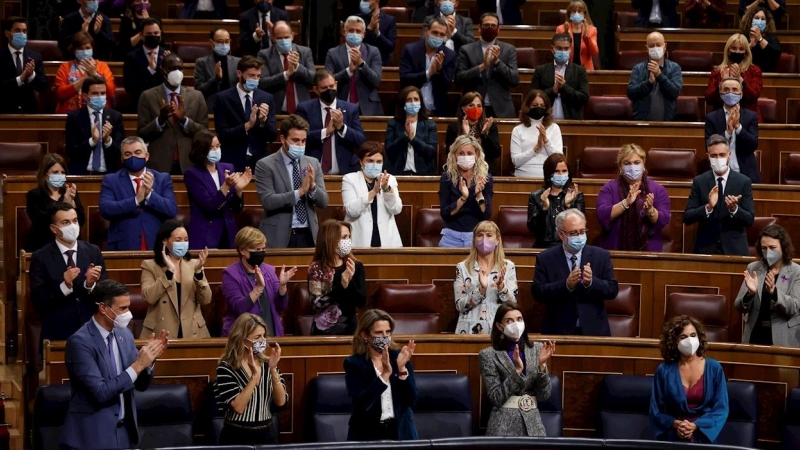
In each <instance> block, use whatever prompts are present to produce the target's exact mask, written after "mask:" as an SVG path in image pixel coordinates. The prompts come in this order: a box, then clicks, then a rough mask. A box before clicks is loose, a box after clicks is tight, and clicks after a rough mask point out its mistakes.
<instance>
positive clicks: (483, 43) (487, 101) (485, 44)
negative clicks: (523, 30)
mask: <svg viewBox="0 0 800 450" xmlns="http://www.w3.org/2000/svg"><path fill="white" fill-rule="evenodd" d="M497 3H498V7H497V12H498V15H499V12H500V6H499V5H500V0H497ZM500 23H503V22H502V19H501V21H500ZM496 42H497V40H496V39H495V40H494V41H492V42H486V41H484V40H483V39H481V55H486V49H487V48H489V46H490V45H495V44H496ZM497 56H498V57H500V55H499V54H498V55H497ZM490 70H494V66H493V65H489V67H486V68H485V69H484V72H483V73H482V74H481V75H485V76H487V77H489V74H488V73H487V72H489V71H490ZM483 106H492V101H491V100H490V99H489V91H488V90H487V91H486V96H484V97H483Z"/></svg>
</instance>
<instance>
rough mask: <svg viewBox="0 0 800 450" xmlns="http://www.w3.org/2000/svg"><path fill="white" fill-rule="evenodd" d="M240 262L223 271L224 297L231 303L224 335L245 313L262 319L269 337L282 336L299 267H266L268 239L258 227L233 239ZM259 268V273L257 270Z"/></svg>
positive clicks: (225, 322)
mask: <svg viewBox="0 0 800 450" xmlns="http://www.w3.org/2000/svg"><path fill="white" fill-rule="evenodd" d="M234 245H235V248H236V252H237V253H238V254H239V261H238V262H235V263H233V264H231V265H230V266H228V267H227V268H225V270H223V271H222V294H223V295H224V296H225V300H226V301H227V302H228V312H227V314H226V315H225V320H224V321H223V322H222V336H223V337H225V336H228V333H230V331H231V327H232V326H233V323H234V322H235V321H236V319H237V318H238V317H239V316H241V315H242V314H244V313H251V314H255V315H257V316H260V317H261V318H262V319H264V322H265V323H266V324H267V328H269V329H268V330H267V334H268V335H270V336H283V324H282V323H281V317H280V316H279V315H278V313H279V312H280V311H283V310H284V309H286V305H287V304H288V303H289V296H288V295H287V284H288V283H289V280H291V279H292V277H294V274H295V273H296V272H297V267H292V268H291V269H289V270H286V266H283V267H282V268H281V274H280V276H276V275H275V267H274V266H270V265H269V264H264V255H265V254H266V250H267V238H266V237H265V236H264V234H263V233H261V231H259V230H258V228H253V227H244V228H242V229H241V230H240V231H239V232H238V233H237V234H236V238H235V239H234ZM256 268H258V269H259V270H256Z"/></svg>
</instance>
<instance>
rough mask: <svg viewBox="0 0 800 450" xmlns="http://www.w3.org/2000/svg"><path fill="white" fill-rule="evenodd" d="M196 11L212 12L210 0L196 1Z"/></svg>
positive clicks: (212, 5)
mask: <svg viewBox="0 0 800 450" xmlns="http://www.w3.org/2000/svg"><path fill="white" fill-rule="evenodd" d="M197 10H198V11H214V4H213V3H211V0H198V2H197Z"/></svg>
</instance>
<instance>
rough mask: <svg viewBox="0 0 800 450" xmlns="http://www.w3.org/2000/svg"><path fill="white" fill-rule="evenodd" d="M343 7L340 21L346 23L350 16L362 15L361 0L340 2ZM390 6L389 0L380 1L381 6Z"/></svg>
mask: <svg viewBox="0 0 800 450" xmlns="http://www.w3.org/2000/svg"><path fill="white" fill-rule="evenodd" d="M339 3H341V5H342V9H341V11H340V14H341V15H340V16H339V20H341V21H342V22H344V21H345V20H346V19H347V18H348V17H350V16H357V15H359V14H360V13H361V0H339ZM388 5H389V0H380V3H379V6H380V7H381V8H383V7H384V6H388Z"/></svg>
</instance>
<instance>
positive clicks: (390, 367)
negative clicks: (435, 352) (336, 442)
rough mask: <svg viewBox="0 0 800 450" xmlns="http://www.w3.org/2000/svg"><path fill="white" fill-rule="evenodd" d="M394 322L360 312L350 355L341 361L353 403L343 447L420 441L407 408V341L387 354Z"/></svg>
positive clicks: (413, 387) (411, 381)
mask: <svg viewBox="0 0 800 450" xmlns="http://www.w3.org/2000/svg"><path fill="white" fill-rule="evenodd" d="M393 331H394V319H392V316H390V315H389V314H387V313H386V312H385V311H382V310H380V309H370V310H367V311H364V312H363V313H362V314H361V317H360V319H359V321H358V328H357V329H356V333H355V335H354V336H353V354H352V355H351V356H349V357H348V358H347V359H345V360H344V373H345V383H346V385H347V393H348V395H350V399H351V400H352V401H353V413H352V414H351V415H350V429H349V431H348V432H347V440H348V441H377V440H385V439H388V440H411V439H419V435H418V434H417V427H416V425H414V413H413V412H412V411H411V408H412V407H413V406H414V405H415V404H416V403H417V382H416V380H415V378H414V368H413V367H412V366H411V361H410V360H411V356H412V355H413V354H414V348H415V346H416V345H415V344H414V341H413V340H411V341H409V342H408V345H406V346H404V347H403V349H402V350H395V349H392V347H393V345H392V332H393Z"/></svg>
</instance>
